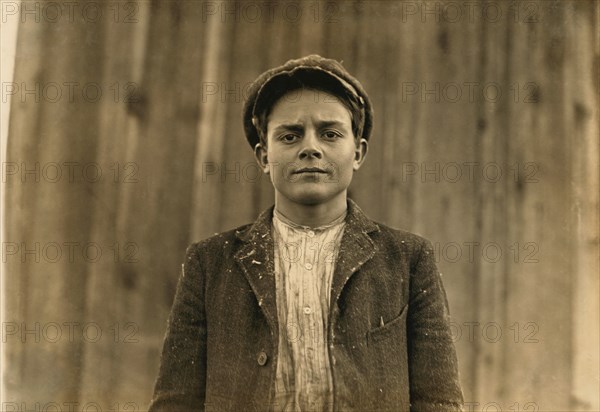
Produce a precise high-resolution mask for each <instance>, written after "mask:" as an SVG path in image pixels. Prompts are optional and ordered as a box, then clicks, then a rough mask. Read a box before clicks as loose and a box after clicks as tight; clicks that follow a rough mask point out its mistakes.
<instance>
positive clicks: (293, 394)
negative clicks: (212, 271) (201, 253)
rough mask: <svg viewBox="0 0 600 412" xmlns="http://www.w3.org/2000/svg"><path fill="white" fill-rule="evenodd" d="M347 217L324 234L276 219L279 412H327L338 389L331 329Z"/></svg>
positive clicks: (276, 405) (276, 403)
mask: <svg viewBox="0 0 600 412" xmlns="http://www.w3.org/2000/svg"><path fill="white" fill-rule="evenodd" d="M344 219H345V213H344V215H342V216H340V217H339V218H338V219H336V220H335V221H333V222H331V223H330V224H328V225H326V226H322V227H319V228H312V229H311V228H309V227H306V226H300V225H297V224H295V223H293V222H292V221H290V220H289V219H287V218H285V217H284V216H283V215H281V214H280V213H278V212H277V211H275V212H274V214H273V239H274V242H275V253H274V259H275V262H274V263H275V282H276V289H277V295H276V299H277V316H278V319H279V348H278V352H279V356H278V359H277V375H276V379H275V399H274V403H273V406H274V410H275V411H277V412H279V411H285V412H297V411H302V412H308V411H311V412H313V411H314V412H317V411H318V412H321V411H323V412H327V411H331V410H332V408H333V385H332V375H331V365H330V362H329V351H328V346H327V324H328V317H329V303H330V302H329V297H330V293H331V292H330V291H331V282H332V278H333V272H334V270H335V262H336V258H337V253H338V250H339V246H340V241H341V238H342V234H343V232H344V226H345V221H344Z"/></svg>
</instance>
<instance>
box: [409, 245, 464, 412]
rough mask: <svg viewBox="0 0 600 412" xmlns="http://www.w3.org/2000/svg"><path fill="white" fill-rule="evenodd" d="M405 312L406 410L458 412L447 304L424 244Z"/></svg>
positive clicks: (430, 249) (460, 400)
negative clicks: (407, 397)
mask: <svg viewBox="0 0 600 412" xmlns="http://www.w3.org/2000/svg"><path fill="white" fill-rule="evenodd" d="M408 310H409V312H408V320H407V322H408V324H407V333H408V362H409V367H408V370H409V382H410V403H411V408H410V410H411V411H461V410H462V408H463V395H462V390H461V387H460V381H459V376H458V361H457V358H456V351H455V348H454V343H453V340H452V335H451V332H450V323H449V322H450V315H449V310H448V301H447V298H446V292H445V290H444V286H443V284H442V279H441V274H440V273H439V271H438V269H437V267H436V264H435V260H434V253H433V247H432V245H431V243H430V242H429V241H427V240H423V244H422V246H421V251H420V254H419V257H418V259H417V260H416V262H415V263H414V265H413V267H412V270H411V279H410V300H409V306H408Z"/></svg>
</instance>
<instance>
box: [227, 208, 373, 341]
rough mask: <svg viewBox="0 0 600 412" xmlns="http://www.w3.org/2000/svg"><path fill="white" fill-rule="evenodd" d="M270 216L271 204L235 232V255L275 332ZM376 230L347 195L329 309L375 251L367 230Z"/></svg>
mask: <svg viewBox="0 0 600 412" xmlns="http://www.w3.org/2000/svg"><path fill="white" fill-rule="evenodd" d="M272 218H273V206H271V207H270V208H269V209H267V210H265V211H263V212H262V213H261V214H260V216H259V217H258V219H256V221H255V222H254V224H253V225H252V226H250V227H249V228H247V229H245V230H242V231H239V232H237V233H236V235H237V237H238V238H239V239H240V240H242V241H243V244H242V247H241V248H240V249H239V250H238V251H237V252H236V253H235V256H234V257H235V259H236V260H237V262H238V263H239V265H240V267H241V268H242V270H243V271H244V274H245V276H246V278H247V279H248V282H249V283H250V286H251V287H252V290H253V291H254V294H255V295H256V298H257V300H258V305H259V306H260V307H261V309H262V311H263V313H264V314H265V317H266V318H267V321H268V322H269V326H270V327H271V330H272V331H273V333H277V331H278V323H277V302H276V286H275V269H274V264H273V259H274V251H273V248H274V245H273V237H272V235H271V225H272V223H271V222H272ZM378 230H379V226H377V225H376V224H375V223H373V222H372V221H371V220H370V219H369V218H367V217H366V215H365V214H364V213H363V211H362V210H361V209H360V208H359V207H358V206H357V205H356V203H354V202H353V201H352V200H351V199H348V213H347V216H346V227H345V229H344V234H343V236H342V240H341V243H340V249H339V252H338V257H337V261H336V267H335V271H334V274H333V280H332V284H331V296H330V297H331V300H330V302H331V305H330V307H331V309H332V310H333V308H334V306H335V304H336V303H337V301H338V299H339V297H340V294H341V293H342V290H343V288H344V286H345V285H346V283H347V282H348V279H350V277H351V276H352V275H353V274H354V273H355V272H356V271H358V269H359V268H360V267H361V266H362V265H364V264H365V262H367V261H368V260H369V259H371V258H372V257H373V256H374V255H375V249H376V248H375V244H374V243H373V240H371V237H370V236H369V235H368V233H371V232H374V231H378Z"/></svg>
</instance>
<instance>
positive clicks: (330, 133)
mask: <svg viewBox="0 0 600 412" xmlns="http://www.w3.org/2000/svg"><path fill="white" fill-rule="evenodd" d="M341 136H342V135H341V134H339V133H338V132H336V131H333V130H327V131H325V132H324V133H323V137H324V138H325V139H328V140H335V139H337V138H338V137H341Z"/></svg>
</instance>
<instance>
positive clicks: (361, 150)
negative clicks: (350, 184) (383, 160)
mask: <svg viewBox="0 0 600 412" xmlns="http://www.w3.org/2000/svg"><path fill="white" fill-rule="evenodd" d="M368 151H369V144H368V143H367V141H366V140H365V139H360V142H358V145H357V146H356V149H355V150H354V164H353V166H352V168H353V169H354V170H358V169H360V166H361V165H362V164H363V162H364V161H365V159H366V158H367V152H368Z"/></svg>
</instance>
